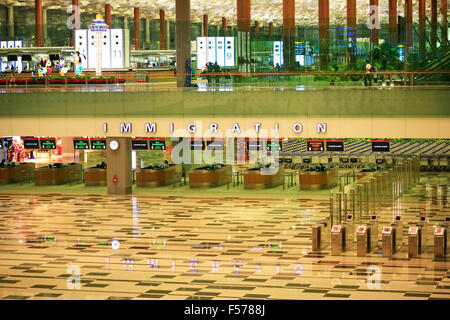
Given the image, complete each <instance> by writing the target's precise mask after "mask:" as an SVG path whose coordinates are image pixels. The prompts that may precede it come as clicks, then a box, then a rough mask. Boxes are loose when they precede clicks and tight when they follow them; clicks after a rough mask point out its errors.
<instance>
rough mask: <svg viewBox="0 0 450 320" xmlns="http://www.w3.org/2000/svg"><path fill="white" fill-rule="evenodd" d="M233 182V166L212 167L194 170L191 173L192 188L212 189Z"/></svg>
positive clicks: (190, 183)
mask: <svg viewBox="0 0 450 320" xmlns="http://www.w3.org/2000/svg"><path fill="white" fill-rule="evenodd" d="M230 181H231V166H227V165H212V166H205V167H200V168H196V169H193V170H191V171H190V172H189V185H190V187H191V188H212V187H219V186H223V185H225V184H227V183H229V182H230Z"/></svg>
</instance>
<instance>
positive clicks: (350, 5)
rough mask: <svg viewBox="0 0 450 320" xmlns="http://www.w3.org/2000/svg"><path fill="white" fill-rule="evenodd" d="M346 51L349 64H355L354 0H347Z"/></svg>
mask: <svg viewBox="0 0 450 320" xmlns="http://www.w3.org/2000/svg"><path fill="white" fill-rule="evenodd" d="M347 41H348V42H347V45H348V47H347V52H348V55H349V56H350V65H352V66H353V67H354V66H356V0H347Z"/></svg>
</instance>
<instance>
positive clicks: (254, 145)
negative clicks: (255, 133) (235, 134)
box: [247, 140, 264, 151]
mask: <svg viewBox="0 0 450 320" xmlns="http://www.w3.org/2000/svg"><path fill="white" fill-rule="evenodd" d="M263 149H264V147H263V143H262V141H259V140H247V150H252V151H260V150H263Z"/></svg>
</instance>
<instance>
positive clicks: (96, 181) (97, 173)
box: [84, 167, 106, 187]
mask: <svg viewBox="0 0 450 320" xmlns="http://www.w3.org/2000/svg"><path fill="white" fill-rule="evenodd" d="M84 185H85V186H86V187H99V186H106V169H103V168H96V167H92V168H87V169H84Z"/></svg>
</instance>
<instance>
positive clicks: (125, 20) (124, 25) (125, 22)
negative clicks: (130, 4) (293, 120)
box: [123, 16, 128, 29]
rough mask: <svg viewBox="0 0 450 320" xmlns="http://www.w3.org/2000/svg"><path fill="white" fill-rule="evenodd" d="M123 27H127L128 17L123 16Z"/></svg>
mask: <svg viewBox="0 0 450 320" xmlns="http://www.w3.org/2000/svg"><path fill="white" fill-rule="evenodd" d="M123 28H124V29H128V17H127V16H125V17H123Z"/></svg>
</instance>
